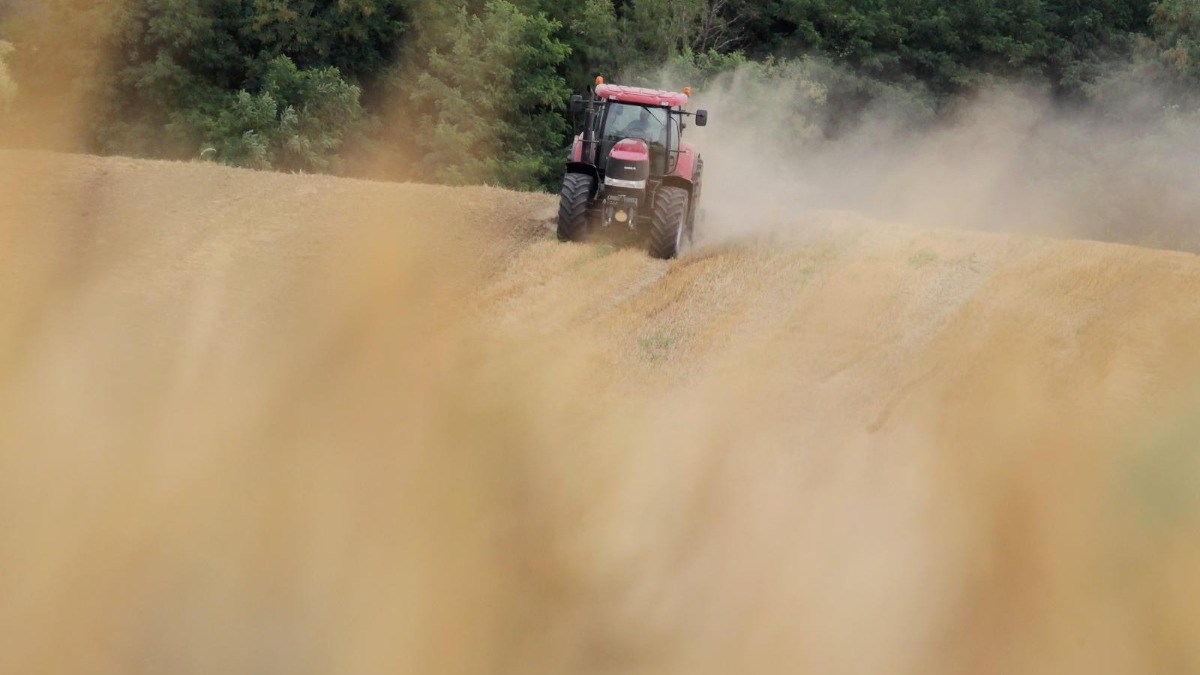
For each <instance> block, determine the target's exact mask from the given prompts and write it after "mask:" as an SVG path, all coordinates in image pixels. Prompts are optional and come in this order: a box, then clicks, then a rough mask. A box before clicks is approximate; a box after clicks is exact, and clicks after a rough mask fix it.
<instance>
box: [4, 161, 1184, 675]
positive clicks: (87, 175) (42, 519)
mask: <svg viewBox="0 0 1200 675" xmlns="http://www.w3.org/2000/svg"><path fill="white" fill-rule="evenodd" d="M552 204H553V198H552V197H547V196H541V195H527V194H525V195H523V194H515V193H505V192H502V191H498V190H493V189H486V188H471V189H449V188H437V187H419V186H409V185H390V184H383V183H369V182H357V181H349V180H339V179H333V178H327V177H313V176H285V175H278V174H267V173H253V172H246V171H236V170H229V169H222V168H218V167H215V166H212V165H203V164H166V163H151V162H139V161H134V160H121V159H104V160H101V159H95V158H85V157H75V156H65V155H64V156H55V155H41V154H28V153H4V154H2V155H0V251H2V254H0V255H3V260H2V264H0V672H3V673H122V674H127V673H217V672H230V673H234V672H238V673H241V672H245V673H251V672H252V673H289V674H293V673H308V672H311V673H495V672H513V673H567V672H571V673H588V672H597V673H599V672H622V673H629V672H645V673H688V674H692V673H730V672H744V673H771V672H779V673H796V672H811V673H822V674H828V673H879V672H889V673H898V672H911V673H936V672H945V673H962V672H971V673H1031V672H1044V673H1068V672H1077V673H1089V675H1095V674H1097V673H1146V672H1160V673H1185V672H1200V639H1197V636H1200V610H1198V609H1197V608H1198V607H1200V576H1198V575H1197V574H1196V570H1197V569H1200V537H1197V532H1198V531H1200V530H1198V525H1200V521H1198V518H1197V514H1198V513H1200V511H1198V508H1200V503H1198V497H1200V491H1198V490H1197V485H1198V482H1197V481H1198V479H1200V455H1198V454H1197V441H1198V439H1200V428H1198V427H1197V423H1196V420H1197V419H1198V417H1197V414H1198V413H1200V391H1198V390H1197V389H1196V388H1195V386H1194V385H1195V382H1196V381H1197V380H1196V377H1195V376H1196V374H1197V372H1200V370H1198V369H1200V352H1197V350H1196V349H1195V345H1196V344H1197V340H1198V338H1200V303H1198V302H1197V300H1196V298H1197V297H1198V292H1200V264H1198V263H1197V262H1196V258H1195V257H1194V256H1191V255H1184V254H1175V253H1166V252H1158V251H1147V250H1139V249H1135V248H1129V247H1120V246H1111V245H1103V244H1092V243H1081V242H1069V241H1050V240H1043V239H1032V238H1021V237H1016V236H1007V235H980V234H972V233H951V232H946V231H919V230H910V229H905V228H899V227H892V226H885V225H879V224H874V223H868V222H865V221H862V220H861V219H854V218H850V217H848V216H842V215H838V214H827V215H824V216H809V217H807V220H806V221H804V222H803V223H801V222H796V223H795V225H797V229H795V230H794V231H793V233H792V234H786V233H783V234H779V235H777V236H775V237H773V238H771V239H764V240H747V241H745V242H744V243H740V244H730V245H725V246H714V247H710V248H702V249H698V250H696V251H694V252H693V253H691V254H690V255H688V256H686V257H684V258H683V259H681V260H679V261H676V262H672V263H670V264H666V263H660V262H657V261H653V260H650V259H648V258H646V257H645V256H644V255H643V254H642V253H641V252H640V251H639V250H635V249H628V248H614V247H612V246H605V245H596V244H584V245H565V244H558V243H557V242H553V241H551V240H550V238H549V237H548V236H547V234H546V233H545V232H544V231H543V230H542V229H541V227H540V225H539V224H538V223H537V222H535V221H534V220H533V219H532V217H531V214H536V213H538V212H539V211H542V210H544V209H545V208H546V207H547V206H552ZM799 233H803V234H799Z"/></svg>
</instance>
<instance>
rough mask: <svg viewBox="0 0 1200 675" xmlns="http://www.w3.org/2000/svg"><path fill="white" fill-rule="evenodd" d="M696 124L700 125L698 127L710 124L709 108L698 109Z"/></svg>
mask: <svg viewBox="0 0 1200 675" xmlns="http://www.w3.org/2000/svg"><path fill="white" fill-rule="evenodd" d="M696 126H698V127H706V126H708V111H707V110H697V111H696Z"/></svg>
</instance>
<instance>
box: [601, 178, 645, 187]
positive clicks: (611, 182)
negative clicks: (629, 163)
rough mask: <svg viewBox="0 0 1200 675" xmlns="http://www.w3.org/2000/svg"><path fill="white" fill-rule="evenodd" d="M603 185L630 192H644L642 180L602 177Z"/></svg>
mask: <svg viewBox="0 0 1200 675" xmlns="http://www.w3.org/2000/svg"><path fill="white" fill-rule="evenodd" d="M604 184H605V185H607V186H609V187H619V188H629V189H630V190H645V189H646V181H644V180H621V179H620V178H611V177H609V176H605V177H604Z"/></svg>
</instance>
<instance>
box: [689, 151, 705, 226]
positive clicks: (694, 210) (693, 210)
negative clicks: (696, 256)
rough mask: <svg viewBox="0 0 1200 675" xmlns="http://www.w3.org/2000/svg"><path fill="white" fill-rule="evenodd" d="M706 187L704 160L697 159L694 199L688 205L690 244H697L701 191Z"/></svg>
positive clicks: (694, 175) (693, 186)
mask: <svg viewBox="0 0 1200 675" xmlns="http://www.w3.org/2000/svg"><path fill="white" fill-rule="evenodd" d="M703 187H704V158H703V157H698V158H697V159H696V171H695V173H693V174H692V198H691V200H690V202H689V203H688V219H687V232H686V233H685V236H687V240H688V244H694V243H696V224H697V219H698V217H699V215H700V213H699V210H700V191H701V189H702V188H703Z"/></svg>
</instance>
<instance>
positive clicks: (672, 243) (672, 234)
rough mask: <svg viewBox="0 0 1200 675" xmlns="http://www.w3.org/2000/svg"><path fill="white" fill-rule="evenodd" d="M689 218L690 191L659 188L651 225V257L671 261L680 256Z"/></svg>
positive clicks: (675, 188)
mask: <svg viewBox="0 0 1200 675" xmlns="http://www.w3.org/2000/svg"><path fill="white" fill-rule="evenodd" d="M687 217H688V191H687V190H685V189H683V188H678V187H661V188H659V189H658V194H656V195H655V196H654V212H653V214H652V216H651V223H650V256H651V257H653V258H659V259H661V260H670V259H671V258H674V257H675V256H677V255H679V249H680V247H681V244H682V243H683V235H684V234H686V232H685V230H686V229H687Z"/></svg>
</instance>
